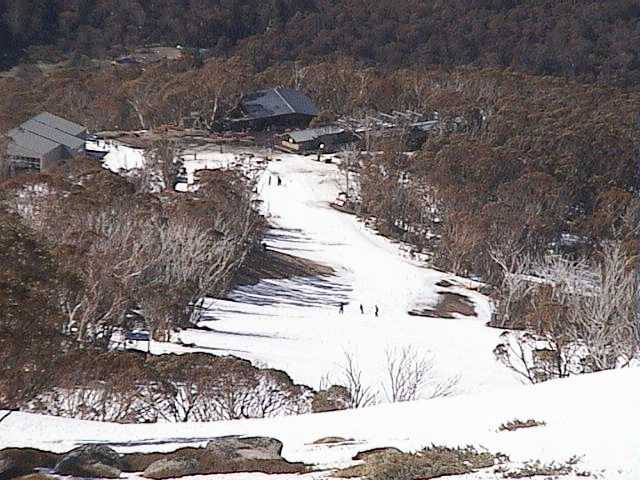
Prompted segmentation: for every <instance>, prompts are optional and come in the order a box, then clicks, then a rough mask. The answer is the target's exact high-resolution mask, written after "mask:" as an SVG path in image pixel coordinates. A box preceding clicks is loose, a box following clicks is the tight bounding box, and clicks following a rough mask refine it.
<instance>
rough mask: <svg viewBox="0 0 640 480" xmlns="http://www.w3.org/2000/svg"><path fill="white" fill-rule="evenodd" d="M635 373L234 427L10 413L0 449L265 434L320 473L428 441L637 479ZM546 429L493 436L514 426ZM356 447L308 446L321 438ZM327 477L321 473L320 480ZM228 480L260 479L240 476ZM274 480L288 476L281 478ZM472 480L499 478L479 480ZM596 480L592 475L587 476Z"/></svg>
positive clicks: (615, 479)
mask: <svg viewBox="0 0 640 480" xmlns="http://www.w3.org/2000/svg"><path fill="white" fill-rule="evenodd" d="M639 382H640V370H638V369H627V370H618V371H610V372H604V373H599V374H591V375H583V376H577V377H572V378H570V379H563V380H555V381H550V382H547V383H544V384H539V385H535V386H524V387H520V388H515V389H506V390H498V391H495V392H490V393H480V394H474V395H461V396H457V397H451V398H442V399H436V400H426V401H419V402H409V403H401V404H385V405H378V406H376V407H371V408H366V409H360V410H350V411H349V410H345V411H339V412H330V413H322V414H311V415H302V416H297V417H281V418H272V419H261V420H242V421H235V422H215V423H199V424H198V423H190V424H142V425H122V424H108V423H98V422H84V421H78V420H69V419H63V418H55V417H45V416H38V415H30V414H13V415H11V416H10V417H9V418H8V419H7V420H5V421H4V422H3V423H1V424H0V448H1V447H5V446H33V447H40V448H44V449H50V450H55V451H65V450H67V449H69V448H72V447H74V446H76V445H78V444H83V443H92V442H99V443H109V444H111V445H112V446H114V448H116V450H118V451H120V452H123V453H124V452H131V451H171V450H174V449H176V448H179V447H182V446H187V445H194V446H196V445H203V444H205V443H206V442H207V440H208V439H210V438H213V437H217V436H222V435H230V434H240V435H267V436H273V437H276V438H279V439H280V440H282V441H283V443H284V450H283V455H284V456H285V458H287V459H288V460H291V461H304V462H308V463H313V464H315V465H316V466H318V467H319V468H322V467H337V466H342V465H346V464H349V461H350V458H351V457H352V456H353V455H354V454H355V453H357V452H358V451H362V450H365V449H368V448H373V447H382V446H396V447H399V448H401V449H404V450H407V451H409V450H417V449H420V448H422V447H424V446H429V445H431V444H432V443H435V444H446V445H450V446H457V445H460V446H465V445H475V446H476V447H478V448H485V449H487V450H489V451H492V452H502V453H505V454H507V455H509V457H510V458H511V461H512V462H514V463H520V462H525V461H527V460H530V459H538V460H541V461H543V462H552V461H557V462H563V461H567V460H568V459H569V458H571V457H573V456H578V457H580V462H579V464H578V469H579V470H582V471H589V472H591V473H593V474H596V475H597V476H596V477H595V478H600V479H603V480H637V479H638V478H640V455H639V454H638V453H639V452H640V435H638V434H637V432H638V431H639V429H640V389H639V388H637V387H635V386H636V385H638V383H639ZM530 418H531V419H535V420H538V421H544V422H545V423H546V425H545V426H540V427H534V428H529V429H522V430H518V431H513V432H505V431H499V430H498V428H499V426H500V425H501V424H502V423H505V422H508V421H511V420H514V419H521V420H527V419H530ZM326 436H340V437H343V438H345V439H353V441H352V442H348V443H345V444H343V445H337V446H335V445H333V446H328V445H313V444H312V443H313V442H314V441H315V440H318V439H319V438H322V437H326ZM323 475H328V474H326V473H325V474H323ZM225 478H230V479H231V478H242V479H249V478H250V479H254V478H255V479H256V480H257V479H258V478H260V479H262V478H265V479H267V478H270V477H267V476H263V475H248V474H242V475H237V476H228V477H225ZM278 478H279V480H281V479H285V478H288V477H287V476H282V477H278ZM468 478H469V479H471V478H473V479H478V478H501V477H500V476H496V475H493V474H491V473H490V472H487V474H486V476H485V475H482V476H476V475H473V476H469V477H468ZM592 478H593V477H592Z"/></svg>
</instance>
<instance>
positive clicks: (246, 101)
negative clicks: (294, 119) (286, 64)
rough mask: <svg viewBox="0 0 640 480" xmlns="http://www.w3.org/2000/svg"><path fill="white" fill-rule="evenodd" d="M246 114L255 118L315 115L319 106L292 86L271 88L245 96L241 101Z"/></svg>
mask: <svg viewBox="0 0 640 480" xmlns="http://www.w3.org/2000/svg"><path fill="white" fill-rule="evenodd" d="M241 106H242V110H243V112H244V114H245V115H246V116H247V117H249V118H253V119H259V118H269V117H277V116H279V115H288V114H292V113H293V114H301V115H309V116H312V117H315V116H316V115H318V113H320V111H319V110H318V107H316V106H315V104H314V103H313V102H312V101H311V99H309V97H307V96H306V95H305V94H304V93H302V92H299V91H298V90H292V89H290V88H279V87H278V88H270V89H267V90H260V91H258V92H255V93H252V94H250V95H247V96H246V97H244V98H243V99H242V101H241Z"/></svg>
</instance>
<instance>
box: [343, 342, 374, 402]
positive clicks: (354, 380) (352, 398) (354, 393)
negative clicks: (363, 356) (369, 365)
mask: <svg viewBox="0 0 640 480" xmlns="http://www.w3.org/2000/svg"><path fill="white" fill-rule="evenodd" d="M341 370H342V382H341V383H343V384H344V386H345V387H346V388H347V391H348V392H349V408H362V407H367V406H370V405H373V404H375V403H376V402H377V400H378V392H377V391H376V390H375V389H374V388H373V387H371V386H369V385H366V384H365V383H364V380H363V378H362V370H361V369H360V367H359V366H358V364H357V362H356V360H355V359H354V358H353V355H351V354H350V353H346V352H345V354H344V364H343V365H342V366H341Z"/></svg>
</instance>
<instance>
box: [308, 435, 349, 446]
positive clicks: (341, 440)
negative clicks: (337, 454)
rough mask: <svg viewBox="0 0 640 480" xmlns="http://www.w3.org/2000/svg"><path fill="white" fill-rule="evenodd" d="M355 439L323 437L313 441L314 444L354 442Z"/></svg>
mask: <svg viewBox="0 0 640 480" xmlns="http://www.w3.org/2000/svg"><path fill="white" fill-rule="evenodd" d="M353 441H354V439H353V438H342V437H322V438H319V439H318V440H315V441H314V442H312V445H332V444H334V443H346V442H353Z"/></svg>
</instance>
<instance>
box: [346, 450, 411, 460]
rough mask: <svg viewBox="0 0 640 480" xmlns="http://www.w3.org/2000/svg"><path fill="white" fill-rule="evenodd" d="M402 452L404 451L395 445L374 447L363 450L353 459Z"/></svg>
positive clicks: (364, 458) (365, 458)
mask: <svg viewBox="0 0 640 480" xmlns="http://www.w3.org/2000/svg"><path fill="white" fill-rule="evenodd" d="M401 453H403V452H402V450H399V449H397V448H395V447H381V448H372V449H371V450H364V451H362V452H358V453H356V455H355V456H354V457H353V460H367V459H368V458H371V457H375V456H379V455H399V454H401Z"/></svg>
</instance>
